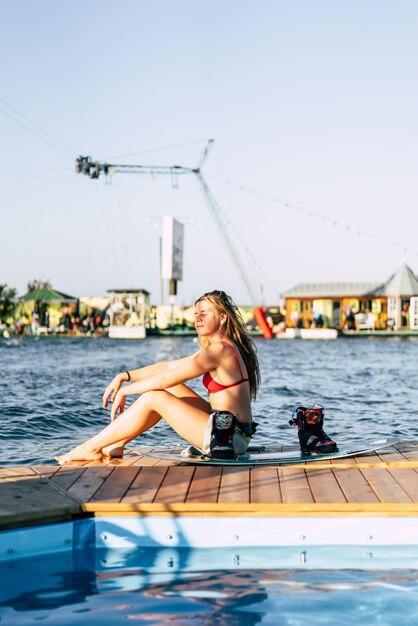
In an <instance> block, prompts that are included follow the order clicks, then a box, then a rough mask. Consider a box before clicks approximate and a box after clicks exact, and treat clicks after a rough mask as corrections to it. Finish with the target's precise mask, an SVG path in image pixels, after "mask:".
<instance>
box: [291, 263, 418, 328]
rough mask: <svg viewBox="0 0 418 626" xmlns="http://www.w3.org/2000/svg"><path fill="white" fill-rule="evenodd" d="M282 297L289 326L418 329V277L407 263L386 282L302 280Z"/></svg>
mask: <svg viewBox="0 0 418 626" xmlns="http://www.w3.org/2000/svg"><path fill="white" fill-rule="evenodd" d="M282 298H284V300H285V309H286V326H287V327H289V328H292V327H299V328H310V327H311V326H318V325H322V326H323V327H325V328H338V329H342V330H344V329H345V330H358V329H362V328H370V329H376V330H402V329H405V330H407V329H411V330H418V278H417V277H416V275H415V274H414V272H413V271H412V269H411V268H410V267H409V266H408V265H407V264H406V263H403V264H402V265H401V267H400V268H399V269H398V270H397V271H396V272H395V273H394V274H393V275H392V276H390V278H388V280H386V281H385V282H384V283H300V284H298V285H296V286H295V287H293V288H292V289H289V291H286V292H285V293H284V294H282Z"/></svg>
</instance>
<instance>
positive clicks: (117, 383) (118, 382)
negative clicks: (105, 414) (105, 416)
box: [103, 373, 125, 409]
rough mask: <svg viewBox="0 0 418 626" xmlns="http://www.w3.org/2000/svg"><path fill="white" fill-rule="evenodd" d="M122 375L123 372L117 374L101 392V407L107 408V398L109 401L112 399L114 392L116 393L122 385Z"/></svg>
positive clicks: (123, 380) (123, 379)
mask: <svg viewBox="0 0 418 626" xmlns="http://www.w3.org/2000/svg"><path fill="white" fill-rule="evenodd" d="M124 376H125V374H124V373H123V374H118V375H117V376H115V377H114V379H113V380H112V381H111V382H110V383H109V384H108V386H107V387H106V389H105V392H104V394H103V408H104V409H106V408H107V405H108V402H109V398H110V400H111V402H113V401H114V399H115V396H116V394H117V393H118V391H119V389H120V388H121V386H122V383H123V382H125V378H124Z"/></svg>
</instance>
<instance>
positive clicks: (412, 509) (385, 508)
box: [83, 502, 418, 518]
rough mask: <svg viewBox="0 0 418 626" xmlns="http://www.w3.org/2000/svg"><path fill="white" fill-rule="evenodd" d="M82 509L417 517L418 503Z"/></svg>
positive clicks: (89, 506)
mask: <svg viewBox="0 0 418 626" xmlns="http://www.w3.org/2000/svg"><path fill="white" fill-rule="evenodd" d="M83 510H85V511H86V512H89V513H94V514H95V515H97V516H101V515H106V516H107V515H132V516H140V517H142V516H148V515H149V516H154V515H156V516H163V517H164V516H169V517H173V515H178V516H185V517H196V516H197V517H201V516H217V517H218V516H219V517H224V516H227V517H231V516H237V517H239V516H245V517H305V516H307V517H324V518H329V517H341V516H342V517H346V516H353V517H370V516H373V517H414V518H416V517H418V504H415V503H402V502H389V503H382V502H372V503H370V502H363V503H349V502H345V503H339V502H337V503H328V502H324V503H320V502H292V503H285V502H284V503H260V504H255V503H241V502H224V503H201V502H196V503H188V502H178V503H174V504H166V503H157V502H147V503H138V502H131V503H125V504H124V503H111V502H109V503H104V502H97V503H96V502H87V503H86V504H85V505H83Z"/></svg>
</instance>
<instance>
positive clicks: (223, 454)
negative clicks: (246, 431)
mask: <svg viewBox="0 0 418 626" xmlns="http://www.w3.org/2000/svg"><path fill="white" fill-rule="evenodd" d="M212 416H213V421H212V433H211V437H210V456H211V457H212V458H213V459H235V456H236V455H235V451H234V446H233V444H232V438H233V436H234V432H235V425H236V421H237V418H236V417H235V415H234V414H233V413H230V412H229V411H212Z"/></svg>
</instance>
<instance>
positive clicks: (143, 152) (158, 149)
mask: <svg viewBox="0 0 418 626" xmlns="http://www.w3.org/2000/svg"><path fill="white" fill-rule="evenodd" d="M204 141H207V139H199V140H197V141H188V142H186V143H178V144H174V145H172V146H164V147H163V148H153V149H151V150H142V151H141V152H130V153H129V154H118V155H116V156H109V157H107V158H106V159H105V160H106V161H108V160H110V159H125V158H127V157H131V156H138V155H139V154H151V153H152V152H163V151H164V150H173V149H174V148H183V147H184V146H193V145H196V144H197V143H203V142H204Z"/></svg>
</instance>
